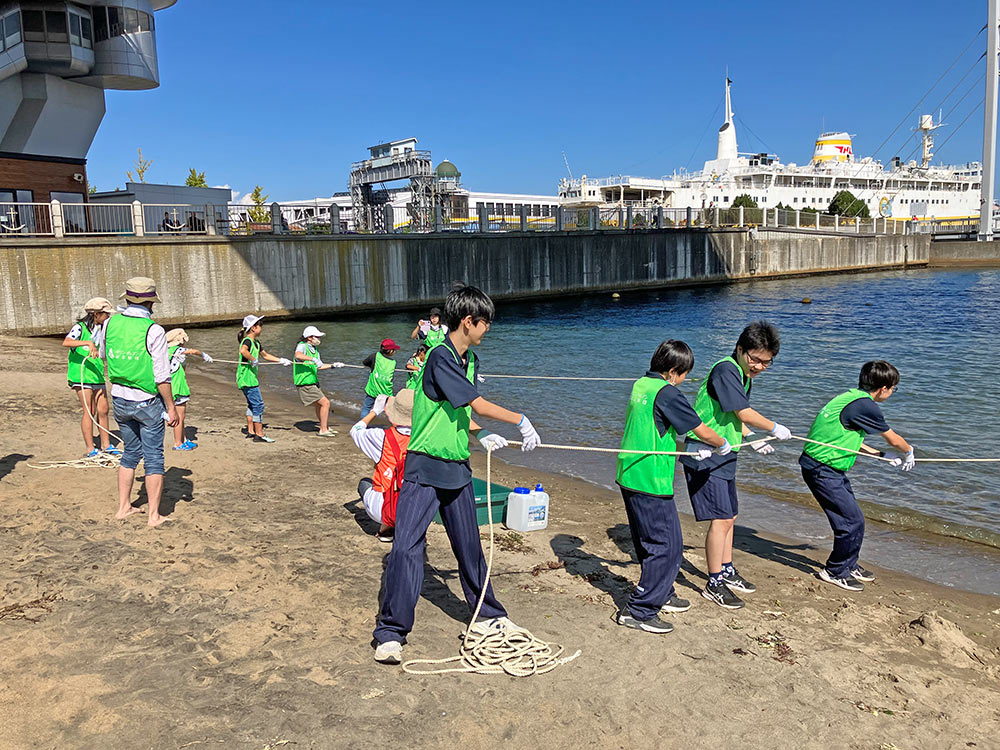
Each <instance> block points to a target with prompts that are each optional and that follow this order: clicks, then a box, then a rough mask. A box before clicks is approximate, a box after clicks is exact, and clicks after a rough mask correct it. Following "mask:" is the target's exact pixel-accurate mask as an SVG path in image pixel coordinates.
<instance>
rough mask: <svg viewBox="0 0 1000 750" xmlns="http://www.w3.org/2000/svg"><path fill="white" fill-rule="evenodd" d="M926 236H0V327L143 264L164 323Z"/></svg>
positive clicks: (922, 255) (851, 254) (706, 266)
mask: <svg viewBox="0 0 1000 750" xmlns="http://www.w3.org/2000/svg"><path fill="white" fill-rule="evenodd" d="M929 246H930V238H929V237H927V236H911V235H881V236H875V235H865V234H859V235H854V234H846V235H845V234H832V233H831V234H826V233H823V232H817V231H814V230H804V231H795V230H778V229H771V228H768V229H763V228H758V229H755V230H749V231H748V230H745V229H744V230H737V229H719V230H709V229H692V230H679V229H668V230H662V231H658V230H639V231H633V232H600V231H589V232H587V231H576V232H525V233H519V232H511V233H506V234H482V235H480V234H471V235H462V236H455V235H454V234H439V235H435V234H422V235H421V234H397V235H388V236H374V235H373V236H365V235H355V234H351V235H347V234H341V235H312V236H308V235H306V236H303V235H278V236H250V237H226V236H219V235H217V236H214V237H213V236H169V235H167V236H146V237H92V238H67V239H63V240H59V241H57V242H54V241H52V240H51V239H34V240H32V239H12V238H6V237H5V238H4V239H3V240H2V241H0V332H4V333H16V334H22V335H36V334H61V333H65V331H67V330H68V329H69V326H70V325H71V324H72V323H73V321H74V320H75V319H76V317H75V316H76V315H77V314H78V313H79V311H80V309H81V307H82V305H83V303H84V302H86V300H87V299H89V298H90V297H95V296H104V297H108V298H110V299H114V298H116V297H117V296H118V294H119V293H120V292H121V290H122V288H123V285H124V282H125V280H126V279H127V278H129V277H130V276H151V277H152V278H154V279H155V280H156V281H157V282H158V288H159V293H160V296H161V298H162V299H163V304H162V305H160V306H158V308H157V316H156V317H157V319H158V320H160V321H161V322H163V323H165V324H167V325H174V324H195V323H211V322H214V321H236V320H238V319H239V318H240V317H241V316H242V315H243V314H245V312H246V311H247V310H254V311H255V312H257V313H259V314H263V315H268V316H272V317H282V316H306V315H317V314H323V313H334V312H343V311H355V310H362V309H371V310H388V309H395V308H399V307H401V306H422V305H425V304H429V303H430V302H433V301H439V300H440V299H441V298H442V297H443V296H445V294H447V292H448V290H449V289H450V288H451V285H452V283H453V282H454V281H456V280H459V281H464V282H466V283H469V284H474V285H476V286H480V287H482V288H483V289H485V290H486V291H487V292H488V293H489V294H491V295H493V296H494V297H496V298H498V299H522V298H544V297H550V296H563V295H566V294H586V293H588V292H599V291H607V290H616V289H626V288H642V287H646V288H652V287H667V286H678V285H696V284H716V283H728V282H734V281H741V280H747V279H755V278H757V279H759V278H775V277H781V276H789V275H803V274H812V273H832V272H840V271H864V270H873V269H883V268H906V267H909V266H914V265H926V264H927V258H928V249H929Z"/></svg>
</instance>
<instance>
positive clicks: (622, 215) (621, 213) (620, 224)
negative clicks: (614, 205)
mask: <svg viewBox="0 0 1000 750" xmlns="http://www.w3.org/2000/svg"><path fill="white" fill-rule="evenodd" d="M618 228H619V229H624V228H625V212H624V211H622V207H621V206H619V207H618Z"/></svg>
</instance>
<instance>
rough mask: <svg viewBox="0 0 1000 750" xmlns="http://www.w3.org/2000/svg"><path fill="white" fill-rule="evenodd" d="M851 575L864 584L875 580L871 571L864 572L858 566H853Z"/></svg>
mask: <svg viewBox="0 0 1000 750" xmlns="http://www.w3.org/2000/svg"><path fill="white" fill-rule="evenodd" d="M851 575H852V576H853V577H854V578H857V579H858V580H859V581H864V582H865V583H868V582H869V581H874V580H875V574H874V573H872V572H871V571H868V570H865V569H864V568H862V567H861V566H860V565H855V566H854V570H852V571H851Z"/></svg>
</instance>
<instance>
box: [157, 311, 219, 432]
mask: <svg viewBox="0 0 1000 750" xmlns="http://www.w3.org/2000/svg"><path fill="white" fill-rule="evenodd" d="M187 342H188V335H187V331H185V330H184V329H183V328H172V329H170V330H169V331H167V356H169V357H170V390H171V391H172V392H173V394H174V408H175V409H177V424H175V425H174V450H175V451H193V450H194V449H195V448H197V447H198V444H197V443H196V442H194V441H193V440H188V439H187V435H185V434H184V430H185V424H184V418H185V416H186V415H187V403H188V401H190V400H191V386H189V385H188V381H187V373H186V372H184V363H185V362H186V361H187V357H188V355H189V354H190V355H191V356H198V357H201V358H202V359H203V360H205V361H206V362H208V363H209V364H211V363H212V362H213V360H212V358H211V357H210V356H208V355H207V354H205V352H203V351H201V349H195V348H194V347H190V346H184V345H185V344H186V343H187Z"/></svg>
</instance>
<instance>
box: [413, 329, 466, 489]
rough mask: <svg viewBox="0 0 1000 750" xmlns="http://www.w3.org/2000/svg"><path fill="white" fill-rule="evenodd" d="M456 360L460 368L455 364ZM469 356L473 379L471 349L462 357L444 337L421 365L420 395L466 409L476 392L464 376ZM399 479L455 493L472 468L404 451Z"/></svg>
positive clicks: (435, 457) (464, 462) (462, 462)
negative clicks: (402, 466) (404, 455)
mask: <svg viewBox="0 0 1000 750" xmlns="http://www.w3.org/2000/svg"><path fill="white" fill-rule="evenodd" d="M456 357H458V359H459V361H461V363H462V364H461V365H459V364H458V362H456V361H455V358H456ZM469 357H472V358H473V362H474V364H473V373H474V374H473V380H475V379H476V376H477V375H479V358H478V357H477V356H476V355H475V353H473V352H472V351H471V350H470V351H467V352H466V353H465V356H464V357H462V356H461V355H459V354H458V351H457V350H456V349H455V345H454V344H452V342H451V338H450V337H448V336H446V337H445V339H444V343H442V344H441V345H439V346H435V347H434V348H433V349H431V350H430V352H428V354H427V361H426V363H425V364H424V374H423V389H424V395H425V396H427V398H429V399H431V400H432V401H439V402H440V401H447V402H448V403H449V404H451V406H452V407H453V408H455V409H461V408H462V407H464V406H468V405H469V404H471V403H472V402H473V401H475V400H476V399H477V398H479V390H478V389H477V388H476V385H475V383H470V382H469V378H468V377H466V370H467V369H468V367H469ZM403 479H404V480H407V481H411V482H416V483H418V484H423V485H427V486H428V487H438V488H440V489H446V490H457V489H461V488H462V487H465V485H467V484H469V482H471V481H472V469H471V468H470V467H469V462H468V461H467V460H466V461H449V460H448V459H445V458H438V457H437V456H428V455H427V454H426V453H418V452H416V451H408V452H407V454H406V467H405V469H404V470H403Z"/></svg>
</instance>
